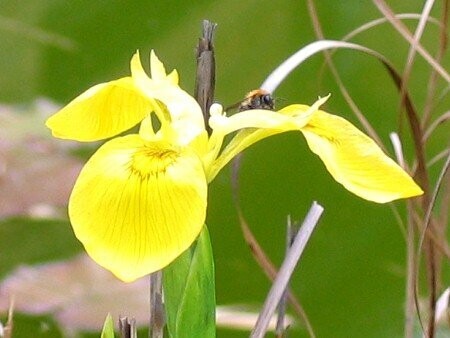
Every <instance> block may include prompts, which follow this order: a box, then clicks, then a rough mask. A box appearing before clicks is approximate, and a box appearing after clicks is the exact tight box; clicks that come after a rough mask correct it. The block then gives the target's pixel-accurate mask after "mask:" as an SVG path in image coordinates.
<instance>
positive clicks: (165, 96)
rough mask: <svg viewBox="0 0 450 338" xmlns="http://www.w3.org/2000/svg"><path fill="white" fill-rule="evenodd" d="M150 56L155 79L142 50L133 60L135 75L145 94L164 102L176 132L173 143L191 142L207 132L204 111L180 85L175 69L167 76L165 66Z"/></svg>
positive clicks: (185, 143)
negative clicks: (144, 62)
mask: <svg viewBox="0 0 450 338" xmlns="http://www.w3.org/2000/svg"><path fill="white" fill-rule="evenodd" d="M150 58H151V67H152V69H151V73H152V79H150V78H149V77H148V76H147V74H146V73H145V71H144V69H143V67H142V64H141V61H140V59H139V53H136V54H135V55H134V56H133V58H132V59H131V73H132V77H133V79H134V81H135V82H136V85H137V87H138V88H139V89H140V90H141V92H142V93H143V95H145V96H147V97H148V98H149V99H150V100H158V101H160V102H162V103H163V104H164V108H165V109H166V110H167V112H168V113H169V114H170V121H167V122H170V124H171V128H172V129H173V131H174V132H173V133H172V135H171V137H173V138H174V139H173V142H174V143H177V144H181V145H188V144H189V143H190V142H191V141H193V140H194V139H195V138H197V137H198V136H199V135H200V134H203V133H204V132H205V123H204V119H203V114H202V110H201V108H200V106H199V105H198V103H197V101H195V99H194V98H193V97H192V96H190V95H189V94H188V93H187V92H185V91H184V90H182V89H181V88H180V87H179V86H178V85H177V83H178V74H177V72H176V71H172V73H170V74H169V75H167V76H166V71H165V69H164V65H163V64H162V63H161V61H159V59H158V58H157V57H156V55H155V53H154V52H153V51H152V53H151V55H150ZM153 77H155V78H153ZM157 115H158V118H159V119H165V118H164V116H163V115H162V114H158V113H157ZM161 122H163V121H161Z"/></svg>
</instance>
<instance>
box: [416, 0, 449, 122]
mask: <svg viewBox="0 0 450 338" xmlns="http://www.w3.org/2000/svg"><path fill="white" fill-rule="evenodd" d="M449 8H450V1H449V0H444V1H443V4H442V11H441V12H442V17H441V25H440V31H439V49H438V51H437V54H436V61H437V62H439V63H441V62H442V60H443V58H444V55H445V51H446V50H447V41H448V33H447V31H448V19H449ZM437 80H438V74H437V72H436V71H435V70H434V69H433V70H432V72H431V74H430V79H429V81H428V86H427V97H426V99H425V105H424V109H423V115H422V116H423V118H422V125H423V126H427V125H428V122H429V120H430V118H431V112H432V107H433V104H432V103H433V99H434V93H435V90H436V86H437ZM449 87H450V86H448V87H447V88H449Z"/></svg>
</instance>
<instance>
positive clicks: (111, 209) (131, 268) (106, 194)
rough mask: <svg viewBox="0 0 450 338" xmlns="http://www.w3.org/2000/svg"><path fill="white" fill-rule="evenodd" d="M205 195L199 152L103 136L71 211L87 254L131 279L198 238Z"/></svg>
mask: <svg viewBox="0 0 450 338" xmlns="http://www.w3.org/2000/svg"><path fill="white" fill-rule="evenodd" d="M206 198H207V184H206V179H205V174H204V170H203V167H202V163H201V161H200V159H199V158H198V157H197V155H196V154H194V153H193V152H192V151H191V150H189V149H188V148H180V147H174V146H171V145H169V144H168V143H166V142H146V141H144V140H143V139H141V138H140V137H139V136H138V135H128V136H125V137H120V138H115V139H113V140H111V141H108V142H107V143H105V144H104V145H103V146H102V147H101V148H100V149H99V150H98V151H97V152H96V153H95V154H94V155H93V156H92V157H91V159H90V160H89V161H88V163H87V164H86V165H85V167H84V168H83V170H82V171H81V174H80V176H79V178H78V180H77V182H76V184H75V187H74V190H73V192H72V195H71V198H70V202H69V216H70V221H71V223H72V226H73V229H74V232H75V234H76V236H77V238H78V239H79V240H80V241H81V242H82V243H83V245H84V246H85V248H86V251H87V252H88V254H89V255H90V256H91V257H92V258H93V259H94V260H95V261H96V262H97V263H98V264H100V265H102V266H103V267H105V268H106V269H108V270H110V271H112V272H113V273H114V274H115V275H116V276H117V277H119V278H120V279H122V280H124V281H127V282H129V281H133V280H135V279H136V278H139V277H141V276H144V275H146V274H148V273H151V272H154V271H156V270H159V269H162V268H163V267H165V266H166V265H168V264H169V263H170V262H171V261H173V260H174V259H175V258H176V257H177V256H178V255H180V254H181V253H182V252H183V251H184V250H186V249H187V248H188V247H189V246H190V245H191V244H192V242H193V241H194V240H195V238H196V237H197V235H198V234H199V232H200V230H201V228H202V226H203V224H204V220H205V213H206Z"/></svg>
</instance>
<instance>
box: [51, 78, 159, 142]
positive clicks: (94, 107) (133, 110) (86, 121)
mask: <svg viewBox="0 0 450 338" xmlns="http://www.w3.org/2000/svg"><path fill="white" fill-rule="evenodd" d="M152 110H153V106H152V104H151V102H150V101H149V100H148V99H147V98H146V97H145V96H144V95H142V94H141V92H140V91H139V90H137V89H136V86H135V84H134V81H133V80H132V78H131V77H124V78H121V79H119V80H115V81H111V82H106V83H101V84H98V85H96V86H94V87H92V88H90V89H88V90H87V91H85V92H84V93H83V94H81V95H80V96H78V97H77V98H75V99H74V100H73V101H72V102H70V103H69V104H68V105H67V106H65V107H64V108H63V109H61V110H60V111H59V112H57V113H56V114H55V115H53V116H51V117H50V118H49V119H48V120H47V122H46V125H47V127H49V128H50V129H51V130H52V133H53V136H55V137H59V138H62V139H70V140H76V141H85V142H88V141H97V140H101V139H105V138H108V137H111V136H114V135H117V134H119V133H121V132H123V131H125V130H127V129H130V128H131V127H133V126H135V125H136V124H138V123H139V122H140V121H142V120H143V119H144V118H145V116H147V115H148V114H149V113H150V112H151V111H152Z"/></svg>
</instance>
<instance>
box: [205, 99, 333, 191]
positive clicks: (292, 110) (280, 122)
mask: <svg viewBox="0 0 450 338" xmlns="http://www.w3.org/2000/svg"><path fill="white" fill-rule="evenodd" d="M328 97H329V96H326V97H324V98H320V99H319V100H317V101H316V102H315V103H314V104H313V105H312V106H306V105H299V104H294V105H290V106H287V107H285V108H283V109H282V110H280V111H278V112H273V111H269V110H256V109H254V110H247V111H243V112H241V113H238V114H235V115H232V116H230V117H226V116H224V115H222V114H221V111H220V110H218V111H215V112H214V113H213V114H211V118H210V120H209V121H210V122H209V123H210V125H211V127H212V128H213V134H212V135H211V139H210V145H209V147H210V148H211V149H214V148H215V149H220V148H221V146H222V144H221V141H222V140H223V136H224V135H226V134H228V133H231V132H233V131H235V130H237V129H243V128H246V129H243V130H240V131H239V132H238V133H237V134H236V135H235V136H234V137H233V139H232V140H231V141H230V143H228V144H227V146H226V147H225V149H224V150H223V151H222V153H221V154H220V155H219V156H218V157H217V156H216V155H217V154H215V153H214V152H212V156H211V158H208V157H207V158H206V161H205V162H206V163H207V165H206V167H207V169H208V170H207V178H208V182H210V181H212V180H213V179H214V178H215V177H216V175H217V174H218V173H219V171H220V170H221V169H222V168H223V167H224V166H225V165H226V164H227V163H228V162H229V161H231V160H232V159H233V157H235V156H236V155H237V154H239V153H240V152H242V151H243V150H244V149H246V148H248V147H250V146H251V145H252V144H254V143H256V142H258V141H260V140H262V139H264V138H267V137H269V136H272V135H276V134H279V133H284V132H287V131H291V130H300V129H301V128H302V127H304V126H305V125H306V124H307V123H308V121H309V119H310V118H311V116H313V114H314V113H315V112H316V111H317V109H319V107H320V105H322V104H323V103H324V102H325V101H326V100H327V99H328ZM215 110H216V109H215ZM216 157H217V158H216Z"/></svg>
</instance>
